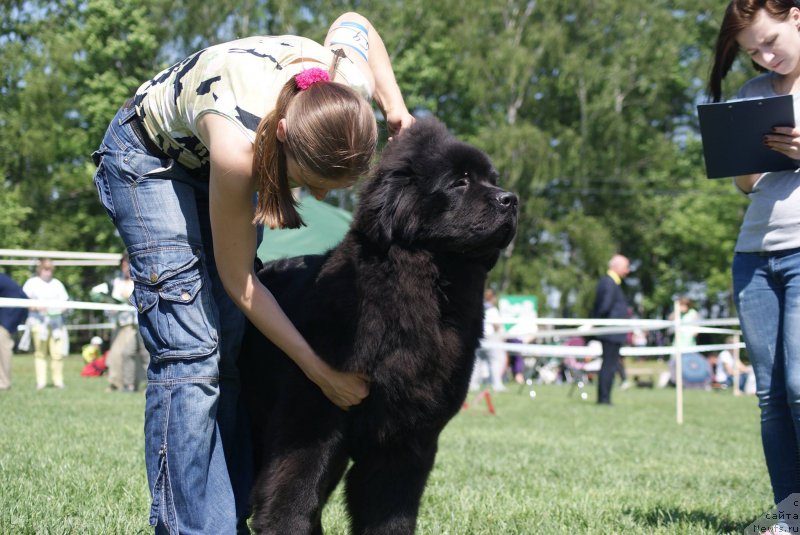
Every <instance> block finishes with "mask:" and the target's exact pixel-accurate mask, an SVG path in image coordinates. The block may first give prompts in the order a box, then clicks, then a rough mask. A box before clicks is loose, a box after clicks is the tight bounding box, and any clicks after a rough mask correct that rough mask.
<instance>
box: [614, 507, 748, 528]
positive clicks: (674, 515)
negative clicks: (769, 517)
mask: <svg viewBox="0 0 800 535" xmlns="http://www.w3.org/2000/svg"><path fill="white" fill-rule="evenodd" d="M625 513H626V514H628V515H630V516H631V517H632V518H633V519H634V520H635V521H636V522H637V523H638V524H641V525H643V526H651V527H664V528H669V527H670V526H673V527H677V526H683V527H692V528H695V529H697V528H704V529H707V530H709V531H712V532H714V533H742V531H743V530H744V529H745V528H746V527H747V526H748V525H750V523H752V522H753V520H755V517H753V518H741V517H739V518H731V517H730V516H729V515H725V514H724V513H722V514H718V513H716V512H714V511H707V510H686V509H683V508H680V507H669V506H667V507H663V506H656V507H654V508H649V509H644V510H643V509H628V510H626V511H625Z"/></svg>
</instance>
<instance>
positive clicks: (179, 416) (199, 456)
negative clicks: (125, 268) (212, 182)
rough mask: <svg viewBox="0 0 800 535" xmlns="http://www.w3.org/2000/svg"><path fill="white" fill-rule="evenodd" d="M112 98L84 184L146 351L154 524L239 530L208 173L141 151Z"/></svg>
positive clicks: (241, 479) (237, 435) (167, 528)
mask: <svg viewBox="0 0 800 535" xmlns="http://www.w3.org/2000/svg"><path fill="white" fill-rule="evenodd" d="M133 119H134V110H133V109H130V108H126V107H123V108H122V109H121V110H120V111H119V112H117V115H116V116H115V117H114V119H113V121H112V122H111V124H110V126H109V127H108V130H107V132H106V135H105V138H104V139H103V143H102V145H101V146H100V148H99V149H98V150H97V152H95V153H94V154H93V155H92V157H93V159H94V161H95V164H97V166H98V168H97V172H96V174H95V178H94V180H95V185H96V186H97V191H98V194H99V196H100V200H101V202H102V203H103V206H104V207H105V209H106V211H107V212H108V215H109V216H110V217H111V219H112V221H113V222H114V224H115V225H116V227H117V229H118V231H119V234H120V236H121V237H122V240H123V241H124V243H125V246H126V247H127V251H128V255H129V257H130V268H131V275H132V277H133V279H134V293H133V295H132V296H131V302H132V304H133V305H134V306H135V307H136V308H137V309H138V311H139V325H140V329H141V332H142V337H143V338H144V341H145V345H146V346H147V349H148V351H149V352H150V356H151V358H150V366H149V369H148V372H147V379H148V385H147V401H146V408H145V424H144V425H145V429H144V430H145V462H146V465H147V479H148V482H149V485H150V489H151V493H152V498H153V502H152V507H151V512H150V524H151V525H154V526H156V528H155V530H156V533H181V534H189V533H197V534H204V535H208V534H212V533H213V534H226V533H236V532H237V529H238V530H240V531H245V532H246V531H247V528H246V526H245V523H244V519H245V518H246V516H247V503H248V493H249V489H250V482H251V477H252V468H251V454H250V440H249V436H248V431H247V430H248V422H247V418H246V414H245V412H244V410H243V408H242V405H241V404H240V401H239V378H238V371H237V368H236V357H237V355H238V352H239V346H240V343H241V338H242V333H243V330H244V325H245V323H244V322H245V319H244V315H243V314H242V313H241V312H240V311H239V310H238V308H237V307H236V306H235V304H234V303H233V301H232V300H231V299H230V298H229V297H228V295H227V294H226V293H225V290H224V288H223V287H222V283H221V282H220V278H219V274H218V273H217V268H216V264H215V262H214V250H213V247H212V241H211V227H210V222H209V211H208V180H203V179H202V178H200V179H198V178H196V177H193V176H191V175H190V174H189V173H188V172H187V171H186V169H184V168H182V167H181V166H179V165H178V164H176V163H175V162H174V161H173V160H171V159H168V158H159V157H157V156H153V155H152V154H150V153H148V151H147V149H146V148H145V147H144V145H143V143H142V141H141V139H140V138H139V137H137V134H136V131H134V130H133V129H132V128H131V120H133Z"/></svg>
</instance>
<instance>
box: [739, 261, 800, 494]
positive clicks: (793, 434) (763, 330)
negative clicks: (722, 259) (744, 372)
mask: <svg viewBox="0 0 800 535" xmlns="http://www.w3.org/2000/svg"><path fill="white" fill-rule="evenodd" d="M733 292H734V302H735V304H736V309H737V311H738V314H739V322H740V323H741V327H742V332H743V334H744V341H745V343H746V344H747V353H748V355H749V356H750V361H751V363H752V365H753V371H754V372H755V375H756V393H757V394H758V405H759V407H760V408H761V441H762V444H763V447H764V456H765V458H766V461H767V470H768V471H769V476H770V481H771V482H772V491H773V493H774V495H775V496H774V498H775V503H776V504H777V503H779V502H781V501H782V500H783V499H785V498H786V497H788V496H789V495H790V494H792V493H794V492H800V449H798V444H800V433H799V431H800V249H793V250H788V251H776V252H773V253H769V254H766V253H736V255H735V257H734V260H733Z"/></svg>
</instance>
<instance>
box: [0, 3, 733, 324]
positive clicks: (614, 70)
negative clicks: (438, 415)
mask: <svg viewBox="0 0 800 535" xmlns="http://www.w3.org/2000/svg"><path fill="white" fill-rule="evenodd" d="M723 8H724V5H720V3H719V2H711V1H710V0H695V1H692V2H689V1H688V0H679V1H677V2H674V1H673V2H666V1H663V0H657V1H653V2H645V1H643V0H628V1H623V0H600V1H597V0H594V1H589V0H576V1H574V2H569V3H562V2H532V1H521V0H504V1H503V2H486V1H485V0H458V1H456V0H441V1H440V2H433V3H431V2H425V1H423V0H407V1H405V2H400V1H397V0H385V1H382V2H345V1H336V2H321V1H309V2H288V1H285V0H274V1H270V0H246V1H241V0H237V1H233V0H222V1H219V2H214V3H208V2H199V1H197V0H180V1H178V2H170V3H166V2H159V1H157V0H116V1H111V0H56V1H41V0H30V1H26V2H22V1H10V2H5V3H4V4H3V5H2V6H0V20H2V22H0V64H2V67H3V71H2V72H3V77H2V79H0V173H2V176H3V181H2V184H0V188H2V189H1V190H0V236H3V238H2V239H3V243H2V246H3V247H25V248H55V249H64V250H67V249H72V250H95V249H96V250H114V251H119V250H120V249H121V244H120V242H119V239H118V238H117V237H116V235H115V231H114V228H113V226H112V225H111V224H110V223H109V222H108V219H107V217H106V215H105V214H104V213H103V210H102V208H101V207H100V205H99V203H98V202H97V201H96V199H95V197H96V194H95V192H94V187H93V185H92V181H91V176H92V173H93V166H92V164H91V160H90V158H89V156H90V154H91V152H92V151H93V150H94V149H95V147H96V146H97V144H98V143H99V141H100V139H101V137H102V134H103V131H104V129H105V127H106V124H107V122H108V120H109V119H110V118H111V116H112V115H113V113H114V111H115V110H116V108H117V107H118V106H119V105H120V104H121V103H122V102H123V101H124V100H125V99H126V98H127V97H128V96H130V95H132V94H133V92H134V90H135V89H136V87H137V86H138V85H139V83H141V82H142V81H143V80H145V79H147V78H148V77H150V76H152V75H153V74H154V73H155V72H156V71H157V70H159V69H160V68H163V67H165V66H167V65H169V64H170V63H171V62H173V61H175V60H177V59H179V58H180V57H182V56H183V55H184V54H185V53H188V52H190V51H193V50H195V49H197V48H200V47H202V46H206V45H208V44H210V43H213V42H218V41H223V40H227V39H231V38H235V37H240V36H243V35H250V34H254V33H299V34H302V35H307V36H309V37H311V38H314V39H321V38H322V37H323V35H324V32H325V30H326V28H327V26H328V24H329V23H330V21H331V20H333V18H334V17H336V16H337V15H338V14H339V13H341V12H343V11H346V10H350V9H355V10H358V11H360V12H361V13H363V14H364V15H366V16H367V17H368V18H370V19H371V20H372V21H373V22H374V23H375V25H376V27H377V28H378V29H379V31H380V32H381V35H382V36H383V38H384V41H385V42H386V45H387V48H388V50H389V52H390V54H391V55H392V57H393V61H394V68H395V71H396V74H397V77H398V80H399V83H400V85H401V88H402V89H403V91H404V94H405V96H406V99H407V103H408V105H409V107H410V108H411V109H412V110H414V111H415V112H416V113H419V114H424V113H432V114H434V115H436V116H437V117H439V118H441V119H442V120H443V121H445V122H446V123H447V124H448V126H449V127H450V128H451V129H452V130H453V131H454V133H456V134H457V135H459V136H460V137H462V138H463V139H465V140H467V141H470V142H473V143H475V144H477V145H479V146H480V147H482V148H484V149H485V150H486V151H487V152H488V153H489V154H490V155H491V156H492V158H493V160H494V162H495V164H496V166H497V168H498V170H499V171H500V174H501V183H502V184H503V185H504V186H505V187H508V188H510V189H512V190H514V191H516V192H517V193H518V194H519V195H520V199H521V208H522V212H521V218H520V229H519V233H518V236H517V238H516V240H515V242H514V244H513V252H511V254H509V255H507V256H506V257H504V258H503V259H502V260H501V263H500V265H499V266H498V268H497V269H495V271H494V272H493V274H492V277H493V284H495V285H497V286H498V287H499V288H500V289H502V290H503V291H513V292H520V293H534V294H537V295H539V296H540V303H545V301H546V300H547V297H548V296H560V299H559V301H558V304H557V305H556V307H555V309H553V310H543V311H542V312H543V313H545V314H555V315H576V316H581V315H585V314H586V313H587V311H588V306H589V302H590V300H591V295H592V292H593V287H594V282H595V280H596V278H597V276H599V274H600V273H602V272H603V271H604V270H605V263H606V261H607V260H608V258H609V257H610V255H611V254H612V253H613V252H615V251H620V252H622V253H623V254H626V255H627V256H629V257H630V258H631V259H632V260H633V261H634V266H635V267H636V268H637V269H636V271H635V273H634V275H633V276H632V277H631V282H632V283H633V285H634V286H635V289H636V291H637V292H638V293H639V294H640V296H641V299H640V304H641V307H642V311H643V312H644V313H646V314H653V313H657V312H658V311H659V309H660V308H661V307H665V306H668V303H669V301H670V299H671V297H672V296H673V295H674V294H675V293H683V292H685V291H687V290H688V289H690V288H700V289H703V290H705V292H706V295H707V298H708V300H709V304H712V303H714V302H716V301H719V302H721V303H723V304H724V303H725V301H726V299H727V295H726V293H725V292H727V291H728V289H729V286H730V284H729V277H728V267H729V264H730V257H731V254H732V249H733V242H734V240H735V237H736V233H737V227H738V223H739V221H740V219H741V215H742V211H743V209H744V206H745V204H746V200H745V199H744V198H743V197H742V196H739V195H738V194H736V193H735V190H734V188H733V187H732V185H731V184H730V183H729V181H725V180H723V181H709V180H707V179H705V175H704V169H703V162H702V155H701V151H700V145H699V140H698V139H697V134H696V121H695V110H694V105H695V104H696V102H698V101H699V100H702V99H703V98H704V96H703V86H704V82H705V77H706V74H707V72H708V66H709V62H710V51H711V48H712V45H713V39H714V37H715V34H716V28H717V24H718V22H719V19H720V15H721V10H722V9H723ZM745 76H746V73H745V72H744V69H741V68H739V69H738V71H737V72H736V73H734V74H733V79H732V80H731V88H730V91H729V92H732V91H733V90H734V89H735V87H734V86H735V85H736V84H738V83H739V82H740V81H742V80H743V79H744V77H745ZM84 276H85V277H87V278H90V277H96V274H91V275H90V274H88V273H86V274H76V275H75V277H76V280H77V279H82V278H83V277H84Z"/></svg>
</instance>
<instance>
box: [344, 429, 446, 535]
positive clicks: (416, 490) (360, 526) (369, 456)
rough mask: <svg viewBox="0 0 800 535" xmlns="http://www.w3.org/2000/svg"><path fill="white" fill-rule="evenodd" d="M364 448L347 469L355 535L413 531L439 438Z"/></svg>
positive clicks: (408, 534)
mask: <svg viewBox="0 0 800 535" xmlns="http://www.w3.org/2000/svg"><path fill="white" fill-rule="evenodd" d="M405 440H407V441H408V442H407V443H403V444H402V445H398V446H397V447H392V448H387V447H382V446H374V448H373V449H371V450H369V449H365V448H363V444H362V445H361V446H362V447H360V449H361V450H362V453H361V454H359V455H357V458H356V459H355V460H354V462H353V465H352V466H351V467H350V470H348V472H347V479H346V481H347V484H346V488H345V493H346V495H347V507H348V509H349V511H350V517H351V521H352V532H353V534H354V535H410V534H412V533H414V530H415V528H416V524H417V512H418V511H419V504H420V500H421V499H422V493H423V492H424V490H425V482H426V481H427V479H428V474H429V473H430V471H431V469H432V468H433V461H434V458H435V457H436V441H435V440H433V441H432V442H431V441H427V443H426V444H424V445H423V444H420V443H419V442H417V441H415V440H414V439H409V438H408V437H405Z"/></svg>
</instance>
